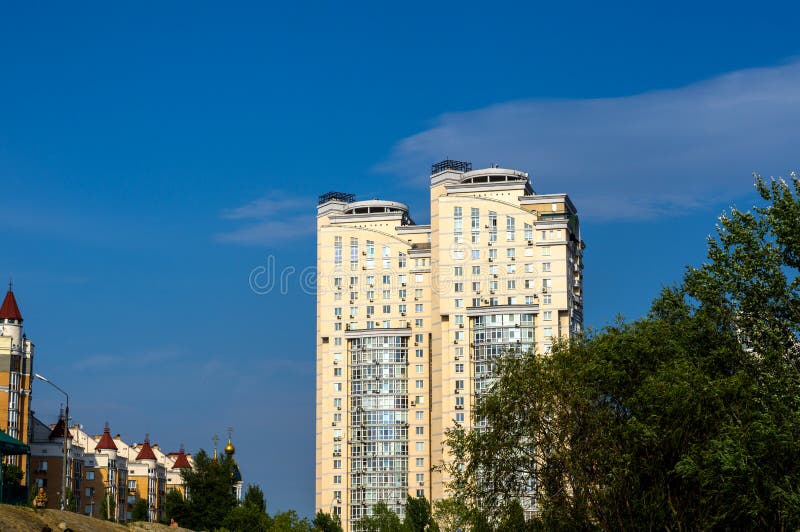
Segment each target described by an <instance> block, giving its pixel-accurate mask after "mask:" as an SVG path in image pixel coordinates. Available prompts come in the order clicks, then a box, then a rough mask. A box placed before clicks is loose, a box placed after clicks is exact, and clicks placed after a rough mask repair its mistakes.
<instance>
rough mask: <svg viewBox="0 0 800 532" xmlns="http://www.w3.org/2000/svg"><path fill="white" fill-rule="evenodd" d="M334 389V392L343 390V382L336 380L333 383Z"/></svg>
mask: <svg viewBox="0 0 800 532" xmlns="http://www.w3.org/2000/svg"><path fill="white" fill-rule="evenodd" d="M333 391H334V392H341V391H342V383H341V382H334V383H333Z"/></svg>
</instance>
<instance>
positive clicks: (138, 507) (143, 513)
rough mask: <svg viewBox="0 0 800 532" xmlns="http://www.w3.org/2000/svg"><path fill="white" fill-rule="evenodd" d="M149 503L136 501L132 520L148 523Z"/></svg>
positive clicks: (142, 500) (141, 500) (140, 500)
mask: <svg viewBox="0 0 800 532" xmlns="http://www.w3.org/2000/svg"><path fill="white" fill-rule="evenodd" d="M147 518H148V515H147V501H146V500H144V499H136V503H134V505H133V510H132V511H131V519H133V520H134V521H147V520H148V519H147Z"/></svg>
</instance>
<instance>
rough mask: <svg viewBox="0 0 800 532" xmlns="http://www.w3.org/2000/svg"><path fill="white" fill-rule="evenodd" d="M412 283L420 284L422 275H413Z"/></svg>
mask: <svg viewBox="0 0 800 532" xmlns="http://www.w3.org/2000/svg"><path fill="white" fill-rule="evenodd" d="M414 282H415V283H421V282H422V274H421V273H418V274H415V275H414Z"/></svg>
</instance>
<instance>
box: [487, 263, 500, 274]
mask: <svg viewBox="0 0 800 532" xmlns="http://www.w3.org/2000/svg"><path fill="white" fill-rule="evenodd" d="M499 271H500V267H499V266H497V264H492V265H491V266H489V273H490V274H492V275H497V274H498V272H499Z"/></svg>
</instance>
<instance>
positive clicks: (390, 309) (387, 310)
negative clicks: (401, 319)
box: [382, 305, 392, 314]
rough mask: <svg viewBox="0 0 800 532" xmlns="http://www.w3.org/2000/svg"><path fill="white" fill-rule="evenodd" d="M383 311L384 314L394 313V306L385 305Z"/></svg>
mask: <svg viewBox="0 0 800 532" xmlns="http://www.w3.org/2000/svg"><path fill="white" fill-rule="evenodd" d="M382 308H383V313H384V314H391V313H392V306H391V305H383V307H382Z"/></svg>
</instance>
